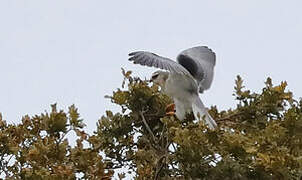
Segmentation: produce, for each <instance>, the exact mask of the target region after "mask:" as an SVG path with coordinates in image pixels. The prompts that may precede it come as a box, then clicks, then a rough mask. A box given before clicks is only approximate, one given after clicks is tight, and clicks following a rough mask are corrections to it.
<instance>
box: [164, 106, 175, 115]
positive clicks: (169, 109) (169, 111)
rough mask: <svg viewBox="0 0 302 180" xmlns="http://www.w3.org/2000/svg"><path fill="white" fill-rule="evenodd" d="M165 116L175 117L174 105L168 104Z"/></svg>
mask: <svg viewBox="0 0 302 180" xmlns="http://www.w3.org/2000/svg"><path fill="white" fill-rule="evenodd" d="M166 115H168V116H174V115H175V104H174V103H172V104H168V105H167V107H166Z"/></svg>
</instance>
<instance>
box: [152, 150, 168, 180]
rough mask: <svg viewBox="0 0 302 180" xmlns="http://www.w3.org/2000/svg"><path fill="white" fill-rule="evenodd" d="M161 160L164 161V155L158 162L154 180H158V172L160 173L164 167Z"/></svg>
mask: <svg viewBox="0 0 302 180" xmlns="http://www.w3.org/2000/svg"><path fill="white" fill-rule="evenodd" d="M163 159H166V155H163V156H162V157H161V158H160V159H159V160H158V163H157V168H156V172H155V177H154V180H157V179H158V176H159V173H160V171H161V170H162V169H163V167H164V163H162V161H163Z"/></svg>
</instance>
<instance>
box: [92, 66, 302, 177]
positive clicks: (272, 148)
mask: <svg viewBox="0 0 302 180" xmlns="http://www.w3.org/2000/svg"><path fill="white" fill-rule="evenodd" d="M123 74H124V76H125V79H124V82H123V86H124V85H125V84H127V87H126V88H125V89H123V90H121V89H118V90H117V91H115V92H113V95H112V96H111V97H109V98H110V99H111V101H112V102H113V103H115V104H118V105H119V106H120V107H121V109H122V111H121V112H120V113H116V114H113V113H112V112H110V111H107V113H106V115H105V116H103V117H102V118H101V119H100V120H99V121H98V126H97V127H98V128H97V131H96V133H95V135H94V136H93V139H94V141H97V142H98V143H99V144H98V145H99V146H98V147H100V150H102V151H104V152H105V154H106V156H107V157H109V158H110V159H111V160H112V162H113V165H112V167H113V168H115V167H116V168H118V167H128V168H129V169H130V170H132V171H135V173H136V178H137V179H152V178H153V179H160V178H162V179H191V178H192V179H196V178H200V179H299V178H300V177H301V176H302V149H301V148H302V129H301V128H302V105H301V102H298V101H296V100H294V99H293V97H292V93H291V92H289V91H287V90H286V86H287V84H286V82H281V84H280V85H278V86H273V84H272V80H271V79H270V78H268V79H267V81H266V82H265V87H264V88H263V89H262V92H261V93H252V92H250V91H249V90H245V87H244V86H243V80H242V79H241V78H240V77H239V76H238V77H237V79H236V82H235V87H234V89H235V94H234V96H235V99H236V100H237V101H238V105H237V107H236V108H235V109H233V110H228V111H218V110H217V108H216V107H212V108H211V109H210V114H211V115H212V116H213V117H214V119H216V121H217V122H218V124H219V129H217V130H215V131H211V130H209V129H207V127H205V126H204V124H203V123H202V122H194V121H193V116H192V115H189V116H188V117H187V119H186V120H185V121H184V122H181V121H179V120H178V119H176V118H175V117H170V116H166V115H165V111H164V110H165V107H166V106H167V105H168V104H169V103H171V100H170V99H169V98H168V97H167V96H165V95H163V94H162V93H160V91H159V88H158V87H157V86H155V85H152V86H150V85H149V84H148V82H147V81H142V80H140V79H139V78H133V77H131V72H125V71H123ZM125 82H127V83H125Z"/></svg>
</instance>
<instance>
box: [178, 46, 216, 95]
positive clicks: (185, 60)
mask: <svg viewBox="0 0 302 180" xmlns="http://www.w3.org/2000/svg"><path fill="white" fill-rule="evenodd" d="M177 61H178V63H179V64H181V65H182V66H183V67H185V68H186V69H187V70H188V71H189V72H190V73H191V75H192V76H193V77H194V78H195V79H196V80H197V82H198V85H199V87H200V92H203V91H204V90H207V89H209V88H210V87H211V84H212V81H213V76H214V66H215V64H216V55H215V53H214V52H213V51H212V50H211V49H209V48H208V47H206V46H197V47H193V48H189V49H186V50H184V51H182V52H181V53H180V54H179V55H178V57H177Z"/></svg>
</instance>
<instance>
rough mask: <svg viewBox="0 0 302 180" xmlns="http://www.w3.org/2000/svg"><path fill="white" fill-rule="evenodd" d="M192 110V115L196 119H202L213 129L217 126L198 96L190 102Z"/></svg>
mask: <svg viewBox="0 0 302 180" xmlns="http://www.w3.org/2000/svg"><path fill="white" fill-rule="evenodd" d="M192 110H193V113H194V117H195V118H196V119H197V120H200V119H204V120H205V123H206V124H207V125H208V127H209V128H210V129H212V130H213V129H215V128H216V127H217V124H216V122H215V120H214V119H213V118H212V117H211V115H210V114H209V113H208V111H207V109H206V108H205V106H204V104H203V103H202V101H201V99H200V98H199V97H198V98H195V101H194V102H193V104H192Z"/></svg>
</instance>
